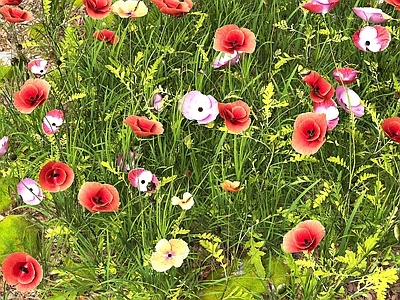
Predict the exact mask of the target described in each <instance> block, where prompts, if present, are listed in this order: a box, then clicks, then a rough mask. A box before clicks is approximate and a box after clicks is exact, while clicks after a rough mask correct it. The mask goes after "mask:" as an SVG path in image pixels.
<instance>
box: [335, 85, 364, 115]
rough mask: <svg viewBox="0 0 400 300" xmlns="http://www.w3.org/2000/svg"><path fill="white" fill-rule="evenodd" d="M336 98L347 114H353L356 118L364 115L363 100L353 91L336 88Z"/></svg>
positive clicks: (342, 87)
mask: <svg viewBox="0 0 400 300" xmlns="http://www.w3.org/2000/svg"><path fill="white" fill-rule="evenodd" d="M336 98H337V101H338V103H339V105H340V106H341V107H343V109H344V110H345V111H346V112H347V113H353V114H354V115H355V116H356V117H359V118H360V117H362V116H363V115H364V106H363V105H362V103H361V98H360V96H358V94H357V93H356V92H354V91H353V90H352V89H349V88H348V87H345V86H339V87H338V88H336Z"/></svg>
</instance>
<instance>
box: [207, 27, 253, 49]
mask: <svg viewBox="0 0 400 300" xmlns="http://www.w3.org/2000/svg"><path fill="white" fill-rule="evenodd" d="M213 48H214V50H217V51H221V52H225V53H230V54H234V53H235V51H241V52H245V53H253V52H254V50H255V49H256V36H255V35H254V33H253V32H251V31H250V30H249V29H246V28H239V27H238V26H237V25H234V24H229V25H225V26H222V27H221V28H218V29H217V31H216V32H215V38H214V46H213Z"/></svg>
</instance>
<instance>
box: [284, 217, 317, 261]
mask: <svg viewBox="0 0 400 300" xmlns="http://www.w3.org/2000/svg"><path fill="white" fill-rule="evenodd" d="M324 235H325V228H324V226H323V225H322V224H321V223H320V222H319V221H317V220H308V221H303V222H300V223H299V224H297V226H296V227H294V228H293V229H292V230H290V231H289V232H288V233H286V234H285V236H284V237H283V244H282V246H283V251H285V252H287V253H295V252H302V251H307V252H308V253H310V252H311V251H313V250H314V249H315V248H316V247H317V246H318V244H319V242H320V241H321V240H322V238H323V237H324Z"/></svg>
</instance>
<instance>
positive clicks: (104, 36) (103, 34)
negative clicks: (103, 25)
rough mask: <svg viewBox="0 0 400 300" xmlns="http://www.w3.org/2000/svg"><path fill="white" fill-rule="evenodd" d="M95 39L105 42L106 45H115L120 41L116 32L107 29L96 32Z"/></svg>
mask: <svg viewBox="0 0 400 300" xmlns="http://www.w3.org/2000/svg"><path fill="white" fill-rule="evenodd" d="M93 37H94V38H95V39H98V40H99V41H102V42H105V43H106V44H110V45H114V44H116V43H118V41H119V37H118V35H116V34H115V32H114V31H111V30H107V29H102V30H96V31H95V32H94V33H93Z"/></svg>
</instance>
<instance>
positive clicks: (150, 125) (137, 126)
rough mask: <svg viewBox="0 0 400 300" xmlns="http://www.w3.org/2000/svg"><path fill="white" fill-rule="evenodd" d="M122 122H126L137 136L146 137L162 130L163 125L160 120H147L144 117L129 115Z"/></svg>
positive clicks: (160, 132)
mask: <svg viewBox="0 0 400 300" xmlns="http://www.w3.org/2000/svg"><path fill="white" fill-rule="evenodd" d="M124 123H125V124H128V125H129V127H130V128H132V130H133V132H134V133H135V134H136V135H137V136H142V137H146V136H151V135H159V134H162V133H163V132H164V128H163V125H162V124H161V123H160V122H157V121H152V120H149V119H147V118H146V117H141V116H129V117H127V118H126V119H125V120H124Z"/></svg>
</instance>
